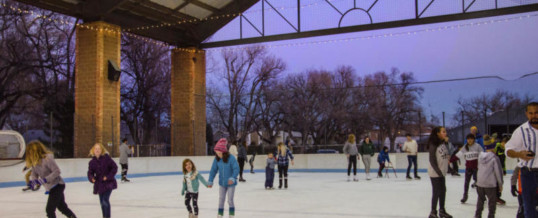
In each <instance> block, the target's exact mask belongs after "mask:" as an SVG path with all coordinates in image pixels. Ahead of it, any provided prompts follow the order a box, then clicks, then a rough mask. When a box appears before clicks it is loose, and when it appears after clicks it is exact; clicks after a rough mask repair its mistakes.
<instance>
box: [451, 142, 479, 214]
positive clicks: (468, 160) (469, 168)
mask: <svg viewBox="0 0 538 218" xmlns="http://www.w3.org/2000/svg"><path fill="white" fill-rule="evenodd" d="M474 137H475V136H474V135H473V134H468V135H467V137H466V139H467V143H466V144H465V146H463V147H462V148H461V150H460V151H459V152H458V153H457V154H456V156H458V158H459V159H462V160H465V183H464V184H463V198H462V199H461V200H460V202H461V203H462V204H463V203H465V202H466V201H467V198H468V197H469V196H468V195H469V183H470V182H471V177H472V178H473V180H474V183H473V184H472V185H471V186H472V187H473V188H475V187H476V173H477V172H478V155H480V153H481V152H482V151H483V150H482V147H480V145H479V144H477V143H476V142H475V140H474Z"/></svg>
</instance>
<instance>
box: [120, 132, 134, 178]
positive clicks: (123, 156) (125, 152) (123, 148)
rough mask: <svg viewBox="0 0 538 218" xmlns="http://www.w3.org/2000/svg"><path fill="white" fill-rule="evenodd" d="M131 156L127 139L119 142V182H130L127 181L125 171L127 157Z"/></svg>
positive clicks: (127, 165) (127, 164)
mask: <svg viewBox="0 0 538 218" xmlns="http://www.w3.org/2000/svg"><path fill="white" fill-rule="evenodd" d="M131 154H132V151H131V149H130V148H129V146H128V145H127V138H124V139H123V140H121V145H120V165H121V181H122V182H130V181H131V180H129V179H127V171H128V170H129V155H131Z"/></svg>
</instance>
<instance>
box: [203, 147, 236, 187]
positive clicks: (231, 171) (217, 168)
mask: <svg viewBox="0 0 538 218" xmlns="http://www.w3.org/2000/svg"><path fill="white" fill-rule="evenodd" d="M217 172H218V173H219V185H220V186H222V187H228V186H236V185H237V176H238V175H239V164H238V163H237V160H236V159H235V157H234V156H233V155H230V156H229V157H228V163H224V161H223V160H222V159H220V160H219V161H217V158H215V159H214V160H213V165H212V166H211V170H210V171H209V180H208V185H213V179H215V176H216V175H217ZM228 180H231V181H232V182H233V184H232V185H228Z"/></svg>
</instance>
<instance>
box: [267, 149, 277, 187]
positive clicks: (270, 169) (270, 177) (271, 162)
mask: <svg viewBox="0 0 538 218" xmlns="http://www.w3.org/2000/svg"><path fill="white" fill-rule="evenodd" d="M266 163H267V164H266V166H265V189H274V188H273V181H274V180H275V165H276V164H277V163H276V160H275V157H273V153H272V152H269V153H268V154H267V161H266Z"/></svg>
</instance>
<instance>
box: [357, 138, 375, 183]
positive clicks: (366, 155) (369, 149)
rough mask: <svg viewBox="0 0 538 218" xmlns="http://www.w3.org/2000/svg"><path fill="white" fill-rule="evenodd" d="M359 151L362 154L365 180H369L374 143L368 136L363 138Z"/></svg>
mask: <svg viewBox="0 0 538 218" xmlns="http://www.w3.org/2000/svg"><path fill="white" fill-rule="evenodd" d="M359 153H360V154H361V156H362V163H363V164H364V172H365V173H366V180H370V179H371V178H370V165H371V163H372V157H373V156H374V145H373V144H372V142H371V141H370V137H366V138H364V140H363V142H362V145H361V147H360V148H359Z"/></svg>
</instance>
